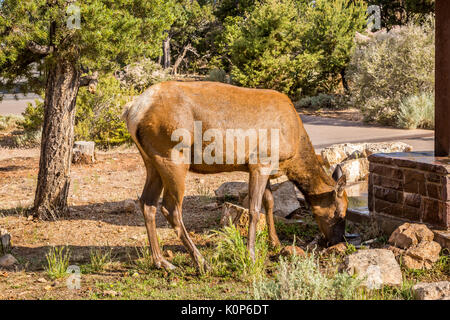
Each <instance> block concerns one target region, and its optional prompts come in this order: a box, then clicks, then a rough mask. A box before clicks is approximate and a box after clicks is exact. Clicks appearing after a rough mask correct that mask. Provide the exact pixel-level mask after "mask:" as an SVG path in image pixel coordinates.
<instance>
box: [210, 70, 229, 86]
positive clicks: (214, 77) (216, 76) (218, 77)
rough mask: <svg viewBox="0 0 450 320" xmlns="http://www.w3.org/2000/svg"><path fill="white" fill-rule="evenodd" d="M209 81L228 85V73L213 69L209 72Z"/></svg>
mask: <svg viewBox="0 0 450 320" xmlns="http://www.w3.org/2000/svg"><path fill="white" fill-rule="evenodd" d="M206 80H208V81H215V82H223V83H228V82H229V78H228V76H227V73H226V72H225V71H224V70H222V69H213V70H211V71H210V72H209V75H208V77H207V78H206Z"/></svg>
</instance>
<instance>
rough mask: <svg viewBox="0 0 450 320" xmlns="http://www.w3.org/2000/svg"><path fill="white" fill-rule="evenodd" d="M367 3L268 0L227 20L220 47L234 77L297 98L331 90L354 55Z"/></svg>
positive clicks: (342, 0) (322, 0) (319, 0)
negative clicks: (357, 33)
mask: <svg viewBox="0 0 450 320" xmlns="http://www.w3.org/2000/svg"><path fill="white" fill-rule="evenodd" d="M365 16H366V5H365V4H364V2H363V1H359V0H357V1H348V0H332V1H330V0H317V1H315V5H314V6H313V5H311V1H309V0H308V1H307V0H302V1H294V0H265V1H261V2H257V3H256V5H255V8H254V9H253V10H251V11H250V12H249V13H247V14H246V16H245V17H240V16H238V17H228V18H227V19H225V31H224V34H223V35H221V37H220V41H219V44H218V47H219V48H221V49H220V50H222V51H223V53H224V55H225V56H227V57H229V61H230V62H231V75H232V77H233V81H234V82H236V83H238V84H241V85H243V86H247V87H255V88H269V89H275V90H278V91H281V92H284V93H286V94H288V95H289V96H291V97H293V98H295V97H300V96H302V95H308V94H309V95H314V94H317V92H319V91H326V92H330V91H331V90H333V88H335V86H336V84H337V82H338V81H339V79H340V72H341V71H342V70H343V69H345V67H346V65H347V64H348V62H349V59H350V50H351V48H352V46H353V37H354V34H355V31H361V30H362V29H363V26H364V24H365Z"/></svg>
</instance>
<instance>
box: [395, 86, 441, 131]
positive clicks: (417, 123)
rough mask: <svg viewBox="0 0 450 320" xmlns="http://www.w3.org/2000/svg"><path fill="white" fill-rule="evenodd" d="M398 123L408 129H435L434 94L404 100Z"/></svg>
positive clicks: (422, 94)
mask: <svg viewBox="0 0 450 320" xmlns="http://www.w3.org/2000/svg"><path fill="white" fill-rule="evenodd" d="M397 123H398V126H399V127H402V128H408V129H416V128H423V129H434V94H433V93H421V94H420V95H417V96H410V97H407V98H406V99H404V100H402V102H401V103H400V108H399V114H398V119H397Z"/></svg>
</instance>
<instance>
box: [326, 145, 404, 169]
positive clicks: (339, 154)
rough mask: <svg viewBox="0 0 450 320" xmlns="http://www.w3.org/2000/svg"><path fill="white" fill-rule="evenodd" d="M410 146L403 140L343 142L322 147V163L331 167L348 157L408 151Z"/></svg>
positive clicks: (365, 156)
mask: <svg viewBox="0 0 450 320" xmlns="http://www.w3.org/2000/svg"><path fill="white" fill-rule="evenodd" d="M410 151H412V147H411V146H410V145H408V144H406V143H403V142H381V143H344V144H335V145H332V146H330V147H327V148H324V149H322V152H321V155H322V159H323V163H324V164H325V165H326V166H328V167H332V166H334V165H336V164H338V163H341V162H343V161H345V160H350V159H359V158H367V157H368V156H369V155H371V154H373V153H391V152H410Z"/></svg>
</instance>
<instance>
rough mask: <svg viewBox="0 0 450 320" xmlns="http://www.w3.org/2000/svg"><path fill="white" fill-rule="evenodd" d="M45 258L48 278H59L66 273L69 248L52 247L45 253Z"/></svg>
mask: <svg viewBox="0 0 450 320" xmlns="http://www.w3.org/2000/svg"><path fill="white" fill-rule="evenodd" d="M45 257H46V259H47V267H46V269H45V270H46V271H47V274H48V276H49V277H50V278H52V279H59V278H63V277H65V276H66V275H67V273H66V271H67V267H68V266H69V260H70V250H69V248H67V247H52V248H51V249H50V250H49V251H48V253H47V254H46V255H45Z"/></svg>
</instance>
